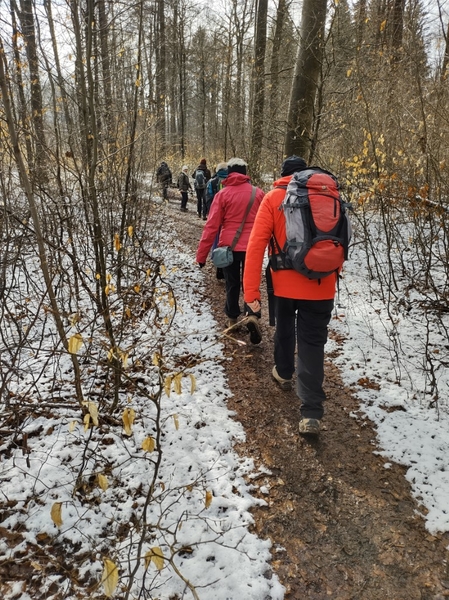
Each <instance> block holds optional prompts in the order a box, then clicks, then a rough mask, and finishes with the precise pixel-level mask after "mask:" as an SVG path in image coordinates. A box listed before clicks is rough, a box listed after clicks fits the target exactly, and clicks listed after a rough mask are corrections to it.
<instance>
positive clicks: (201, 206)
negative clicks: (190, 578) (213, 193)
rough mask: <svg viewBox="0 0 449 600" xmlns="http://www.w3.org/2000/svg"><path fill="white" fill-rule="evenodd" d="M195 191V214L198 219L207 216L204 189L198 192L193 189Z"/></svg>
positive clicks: (196, 189)
mask: <svg viewBox="0 0 449 600" xmlns="http://www.w3.org/2000/svg"><path fill="white" fill-rule="evenodd" d="M195 191H196V199H197V207H196V209H197V213H198V216H199V217H201V216H202V217H204V218H205V217H206V216H207V207H206V188H204V189H202V190H199V189H198V188H195Z"/></svg>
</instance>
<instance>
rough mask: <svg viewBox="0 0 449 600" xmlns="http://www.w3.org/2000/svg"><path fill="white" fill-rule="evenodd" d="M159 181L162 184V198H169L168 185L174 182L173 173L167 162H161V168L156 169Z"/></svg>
mask: <svg viewBox="0 0 449 600" xmlns="http://www.w3.org/2000/svg"><path fill="white" fill-rule="evenodd" d="M156 179H157V182H158V183H160V184H161V191H162V198H164V200H167V198H168V194H167V189H168V186H169V185H170V184H171V183H172V173H171V171H170V168H169V166H168V165H167V163H166V162H164V161H163V162H161V165H160V167H159V169H158V170H157V171H156Z"/></svg>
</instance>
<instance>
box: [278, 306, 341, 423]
mask: <svg viewBox="0 0 449 600" xmlns="http://www.w3.org/2000/svg"><path fill="white" fill-rule="evenodd" d="M333 307H334V301H333V300H293V299H291V298H280V297H276V298H275V313H276V331H275V334H274V363H275V365H276V369H277V372H278V373H279V375H280V376H281V377H282V378H283V379H290V378H291V377H292V376H293V373H294V372H295V345H296V344H297V347H298V358H297V365H296V371H297V390H296V391H297V394H298V396H299V398H300V399H301V408H300V410H301V415H302V416H303V417H306V418H312V419H321V417H322V416H323V413H324V409H323V402H324V400H325V399H326V396H325V393H324V390H323V380H324V345H325V344H326V341H327V326H328V325H329V321H330V318H331V314H332V309H333Z"/></svg>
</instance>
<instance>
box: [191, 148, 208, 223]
mask: <svg viewBox="0 0 449 600" xmlns="http://www.w3.org/2000/svg"><path fill="white" fill-rule="evenodd" d="M211 177H212V175H211V172H210V171H209V169H208V168H207V162H206V159H205V158H202V159H201V160H200V164H199V165H198V166H197V168H196V169H195V170H194V171H193V173H192V178H193V179H194V182H195V183H194V186H195V191H196V199H197V213H198V216H199V217H200V218H201V217H203V220H204V221H205V220H206V218H207V207H206V187H207V182H208V181H209V179H210V178H211Z"/></svg>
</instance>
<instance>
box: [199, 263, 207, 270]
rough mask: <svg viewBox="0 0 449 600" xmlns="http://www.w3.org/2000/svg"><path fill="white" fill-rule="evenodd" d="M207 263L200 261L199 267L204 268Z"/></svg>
mask: <svg viewBox="0 0 449 600" xmlns="http://www.w3.org/2000/svg"><path fill="white" fill-rule="evenodd" d="M205 264H206V263H198V266H199V268H200V269H202V268H203V267H204V265H205Z"/></svg>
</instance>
